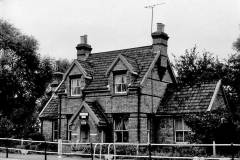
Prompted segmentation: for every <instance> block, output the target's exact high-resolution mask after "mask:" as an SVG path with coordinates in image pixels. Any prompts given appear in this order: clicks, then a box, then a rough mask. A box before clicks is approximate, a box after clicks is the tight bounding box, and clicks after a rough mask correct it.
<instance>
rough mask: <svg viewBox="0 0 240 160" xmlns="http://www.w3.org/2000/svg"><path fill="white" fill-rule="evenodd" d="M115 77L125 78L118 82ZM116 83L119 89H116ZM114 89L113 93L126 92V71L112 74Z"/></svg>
mask: <svg viewBox="0 0 240 160" xmlns="http://www.w3.org/2000/svg"><path fill="white" fill-rule="evenodd" d="M117 77H121V78H124V79H125V83H118V82H117V81H116V79H117ZM118 85H120V88H121V91H118V89H117V87H118ZM124 88H125V90H124ZM114 91H115V93H118V94H122V93H126V92H127V74H126V73H124V74H115V75H114Z"/></svg>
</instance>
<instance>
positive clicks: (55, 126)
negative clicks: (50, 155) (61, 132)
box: [53, 120, 58, 140]
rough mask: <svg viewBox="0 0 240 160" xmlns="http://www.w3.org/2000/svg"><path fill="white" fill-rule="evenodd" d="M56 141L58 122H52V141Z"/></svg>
mask: <svg viewBox="0 0 240 160" xmlns="http://www.w3.org/2000/svg"><path fill="white" fill-rule="evenodd" d="M57 139H58V120H54V121H53V140H57Z"/></svg>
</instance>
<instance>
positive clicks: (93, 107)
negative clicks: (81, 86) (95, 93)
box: [86, 102, 108, 125]
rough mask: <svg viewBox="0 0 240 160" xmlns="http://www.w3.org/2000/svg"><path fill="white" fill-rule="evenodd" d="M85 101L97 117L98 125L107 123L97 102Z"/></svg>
mask: <svg viewBox="0 0 240 160" xmlns="http://www.w3.org/2000/svg"><path fill="white" fill-rule="evenodd" d="M86 103H87V104H88V105H89V107H90V108H91V110H92V111H93V112H94V114H95V115H96V116H97V118H98V119H99V123H98V125H107V124H108V122H107V118H106V116H105V114H104V111H103V109H102V107H101V106H100V105H99V104H98V103H97V102H86Z"/></svg>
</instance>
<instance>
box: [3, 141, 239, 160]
mask: <svg viewBox="0 0 240 160" xmlns="http://www.w3.org/2000/svg"><path fill="white" fill-rule="evenodd" d="M0 153H1V154H0V158H1V157H2V158H3V157H4V158H9V157H10V158H11V156H12V157H14V156H15V157H17V156H20V155H21V156H23V157H27V156H29V157H31V156H35V155H38V156H41V157H42V158H41V159H44V160H47V159H48V157H50V158H49V159H52V158H51V156H55V157H56V156H57V157H58V158H61V157H62V156H68V159H71V157H72V156H75V157H85V158H88V159H91V160H94V159H98V160H102V159H114V160H116V159H119V158H121V159H129V158H131V159H132V158H138V159H139V158H143V159H146V158H147V159H149V160H151V159H193V160H202V159H209V160H217V159H223V158H224V159H229V160H230V159H232V160H233V159H237V158H238V157H239V156H240V144H215V143H212V144H154V143H72V142H71V143H70V142H63V141H62V140H58V142H49V141H33V140H24V139H11V138H0ZM24 159H27V158H24ZM29 159H32V158H29Z"/></svg>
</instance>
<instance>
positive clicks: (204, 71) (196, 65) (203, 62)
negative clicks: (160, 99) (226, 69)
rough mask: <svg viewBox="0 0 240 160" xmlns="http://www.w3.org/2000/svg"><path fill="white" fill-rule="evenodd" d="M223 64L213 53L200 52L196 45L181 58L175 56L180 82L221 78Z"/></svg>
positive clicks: (187, 82) (192, 82)
mask: <svg viewBox="0 0 240 160" xmlns="http://www.w3.org/2000/svg"><path fill="white" fill-rule="evenodd" d="M223 66H224V65H223V63H220V62H219V60H218V59H216V58H214V57H213V55H212V54H211V53H209V52H203V53H202V54H200V53H199V52H198V50H197V47H196V46H194V47H193V48H192V49H190V50H186V51H185V54H184V55H181V56H180V57H179V58H178V57H175V65H174V68H175V69H176V71H177V74H178V78H179V82H180V83H183V84H190V85H192V84H194V83H197V82H203V81H209V80H211V81H212V80H218V79H220V77H221V76H222V74H223V73H222V71H223Z"/></svg>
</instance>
